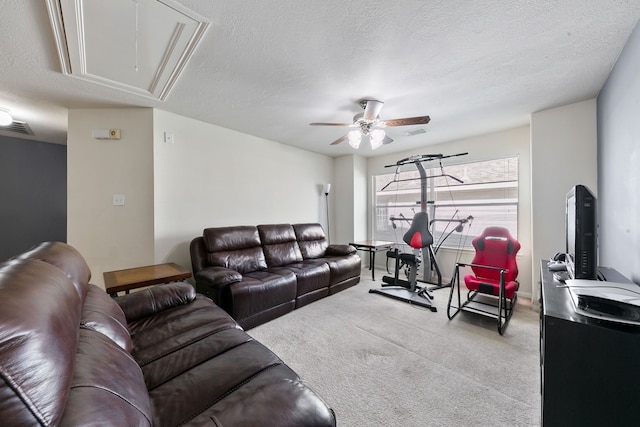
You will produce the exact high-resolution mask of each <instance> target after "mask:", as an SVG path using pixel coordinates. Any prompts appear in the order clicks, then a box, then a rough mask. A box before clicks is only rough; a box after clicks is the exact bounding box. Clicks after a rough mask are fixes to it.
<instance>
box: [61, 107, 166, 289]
mask: <svg viewBox="0 0 640 427" xmlns="http://www.w3.org/2000/svg"><path fill="white" fill-rule="evenodd" d="M151 123H152V110H151V109H148V108H123V109H71V110H69V130H68V139H67V191H68V192H67V242H68V243H69V244H70V245H72V246H74V247H75V248H76V249H78V250H79V251H80V253H82V255H83V256H84V257H85V259H86V260H87V262H88V264H89V266H90V268H91V272H92V283H95V284H96V285H103V283H104V282H103V278H102V273H103V272H104V271H109V270H119V269H123V268H129V267H135V266H142V265H150V264H153V262H154V256H153V245H154V236H153V217H154V210H153V156H152V147H153V145H152V143H153V140H152V127H151ZM108 128H119V129H120V130H121V139H120V140H99V139H94V138H93V137H92V134H91V131H92V129H108ZM114 194H124V195H125V197H126V198H125V205H124V206H113V195H114Z"/></svg>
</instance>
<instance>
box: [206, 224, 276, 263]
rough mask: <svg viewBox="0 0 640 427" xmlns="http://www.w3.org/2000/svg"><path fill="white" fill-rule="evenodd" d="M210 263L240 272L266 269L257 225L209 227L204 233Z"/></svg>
mask: <svg viewBox="0 0 640 427" xmlns="http://www.w3.org/2000/svg"><path fill="white" fill-rule="evenodd" d="M202 237H203V238H204V244H205V247H206V249H207V262H208V264H209V265H212V266H218V267H225V268H229V269H231V270H235V271H238V272H240V273H248V272H251V271H258V270H264V269H265V268H267V261H266V259H265V256H264V252H263V251H262V246H261V243H260V235H259V233H258V228H257V227H255V226H248V225H247V226H245V225H243V226H236V227H216V228H207V229H205V230H204V232H203V233H202Z"/></svg>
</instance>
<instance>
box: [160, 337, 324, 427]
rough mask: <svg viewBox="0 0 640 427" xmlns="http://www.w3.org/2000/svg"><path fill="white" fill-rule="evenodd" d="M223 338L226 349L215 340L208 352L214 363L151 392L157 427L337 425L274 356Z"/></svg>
mask: <svg viewBox="0 0 640 427" xmlns="http://www.w3.org/2000/svg"><path fill="white" fill-rule="evenodd" d="M227 332H228V333H231V334H232V336H229V335H228V334H227ZM224 333H225V334H227V335H225V336H224V337H221V340H219V341H218V343H219V344H222V347H216V345H215V344H214V343H215V340H213V341H212V342H211V344H213V345H212V347H210V348H209V349H207V350H206V351H213V352H215V356H214V357H211V358H210V359H209V360H206V361H203V362H202V363H198V364H193V365H192V367H191V369H189V370H187V371H186V372H184V373H183V374H182V375H180V376H176V377H175V378H173V379H171V380H169V381H167V382H166V383H164V384H162V385H159V386H158V387H156V388H154V389H153V390H151V391H150V392H149V396H150V398H151V403H152V406H153V414H154V425H157V426H162V425H168V426H169V425H170V426H175V425H184V424H187V423H188V424H189V425H213V426H265V427H269V426H274V427H275V426H278V427H293V426H315V425H324V426H327V425H335V418H334V416H333V413H332V412H331V410H330V409H329V408H328V407H327V406H326V405H325V404H324V402H322V400H320V399H319V398H318V397H317V395H315V393H313V392H312V391H311V390H310V389H308V388H307V387H305V386H304V385H303V384H302V383H301V382H300V380H299V378H298V376H297V375H296V373H295V372H293V371H292V370H291V369H290V368H289V367H288V366H286V365H285V364H284V363H283V362H282V361H281V360H280V359H279V358H278V357H277V356H276V355H275V354H273V353H272V352H271V351H270V350H268V349H267V348H265V347H264V346H263V345H262V344H260V343H258V342H257V341H254V340H252V339H251V338H250V337H248V336H247V335H246V334H245V333H243V332H242V331H225V332H224ZM225 340H229V342H227V343H225ZM229 344H233V345H229ZM176 390H180V391H181V393H180V397H179V399H177V398H176V392H175V391H176Z"/></svg>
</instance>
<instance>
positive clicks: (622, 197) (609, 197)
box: [598, 24, 640, 284]
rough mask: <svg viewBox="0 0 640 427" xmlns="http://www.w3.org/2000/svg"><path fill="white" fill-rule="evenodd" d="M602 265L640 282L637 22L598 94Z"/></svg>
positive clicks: (639, 57) (639, 32)
mask: <svg viewBox="0 0 640 427" xmlns="http://www.w3.org/2000/svg"><path fill="white" fill-rule="evenodd" d="M598 203H599V209H598V213H599V223H600V250H599V256H600V262H599V264H600V265H604V266H608V267H613V268H615V269H617V270H618V271H620V272H621V273H622V274H624V275H625V276H627V277H628V278H630V279H632V280H633V281H634V282H636V283H638V284H640V24H639V25H637V26H636V28H635V30H634V32H633V33H632V34H631V36H630V38H629V41H628V42H627V44H626V46H625V48H624V49H623V51H622V53H621V54H620V57H619V58H618V61H617V62H616V64H615V66H614V68H613V70H612V72H611V74H610V76H609V79H608V80H607V82H606V84H605V86H604V87H603V89H602V91H601V92H600V95H599V96H598Z"/></svg>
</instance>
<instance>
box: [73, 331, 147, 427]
mask: <svg viewBox="0 0 640 427" xmlns="http://www.w3.org/2000/svg"><path fill="white" fill-rule="evenodd" d="M79 331H80V332H79V339H78V350H77V352H76V354H75V366H74V370H73V377H72V381H71V384H70V390H69V397H68V399H66V408H65V411H64V413H63V418H62V422H61V425H63V426H88V425H92V426H113V427H116V426H118V427H119V426H151V425H152V421H151V420H152V414H151V403H150V400H149V393H148V391H147V387H146V385H145V383H144V377H143V376H142V370H141V369H140V366H139V365H138V364H137V363H136V361H135V360H134V358H133V357H132V356H131V355H130V354H129V353H127V352H126V351H124V350H123V349H122V348H120V347H118V346H117V345H115V344H114V343H113V342H112V341H111V340H110V339H108V338H106V336H105V335H103V334H101V333H99V332H97V331H94V330H91V329H87V328H84V327H81V328H80V329H79Z"/></svg>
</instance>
